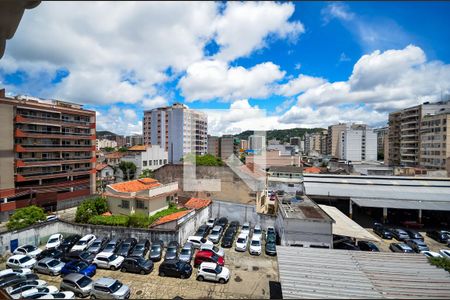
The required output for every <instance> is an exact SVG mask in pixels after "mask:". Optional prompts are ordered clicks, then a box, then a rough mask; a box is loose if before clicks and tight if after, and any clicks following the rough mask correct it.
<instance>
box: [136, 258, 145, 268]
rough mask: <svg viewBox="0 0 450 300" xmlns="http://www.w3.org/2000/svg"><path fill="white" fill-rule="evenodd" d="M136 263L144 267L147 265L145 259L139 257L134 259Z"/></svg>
mask: <svg viewBox="0 0 450 300" xmlns="http://www.w3.org/2000/svg"><path fill="white" fill-rule="evenodd" d="M136 261H137V262H138V264H139V265H141V266H142V265H145V264H146V263H147V261H146V260H145V258H143V257H139V258H138V259H136Z"/></svg>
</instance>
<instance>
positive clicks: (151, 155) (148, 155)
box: [121, 145, 168, 177]
mask: <svg viewBox="0 0 450 300" xmlns="http://www.w3.org/2000/svg"><path fill="white" fill-rule="evenodd" d="M140 147H142V151H129V152H127V154H126V155H124V156H123V157H122V159H121V161H129V162H132V163H134V164H135V165H136V177H138V176H139V175H141V174H142V172H143V171H144V170H151V171H154V170H156V169H158V168H160V167H162V166H164V165H165V164H167V163H168V153H167V151H166V150H164V149H163V148H162V147H161V146H159V145H147V146H140Z"/></svg>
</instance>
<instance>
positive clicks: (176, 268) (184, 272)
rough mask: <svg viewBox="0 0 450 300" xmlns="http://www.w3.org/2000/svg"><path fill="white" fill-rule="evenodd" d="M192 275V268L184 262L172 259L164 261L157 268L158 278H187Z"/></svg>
mask: <svg viewBox="0 0 450 300" xmlns="http://www.w3.org/2000/svg"><path fill="white" fill-rule="evenodd" d="M191 274H192V266H191V265H190V264H188V263H186V262H184V261H181V260H177V259H173V260H165V261H163V262H162V263H161V265H160V266H159V276H162V277H164V276H170V277H178V278H182V279H184V278H189V277H191Z"/></svg>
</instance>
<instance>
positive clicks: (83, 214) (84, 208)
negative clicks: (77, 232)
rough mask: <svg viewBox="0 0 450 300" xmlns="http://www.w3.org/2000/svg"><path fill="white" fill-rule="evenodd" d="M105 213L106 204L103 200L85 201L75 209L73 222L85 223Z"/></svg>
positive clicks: (91, 199) (92, 199)
mask: <svg viewBox="0 0 450 300" xmlns="http://www.w3.org/2000/svg"><path fill="white" fill-rule="evenodd" d="M107 211H108V204H107V202H106V199H105V198H102V197H95V198H90V199H86V200H84V201H83V202H82V203H81V204H80V205H79V206H78V207H77V212H76V214H75V222H78V223H87V222H88V221H89V220H90V219H91V218H92V217H94V216H98V215H101V214H103V213H105V212H107Z"/></svg>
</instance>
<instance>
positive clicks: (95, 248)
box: [86, 237, 109, 254]
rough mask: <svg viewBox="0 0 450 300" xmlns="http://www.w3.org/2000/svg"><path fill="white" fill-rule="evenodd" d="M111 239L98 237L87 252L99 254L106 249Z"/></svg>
mask: <svg viewBox="0 0 450 300" xmlns="http://www.w3.org/2000/svg"><path fill="white" fill-rule="evenodd" d="M108 242H109V239H108V238H106V237H102V238H97V239H96V240H95V241H94V242H93V243H92V245H91V246H89V248H87V250H86V252H88V253H92V254H98V253H100V252H102V251H103V249H105V247H106V245H107V244H108Z"/></svg>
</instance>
